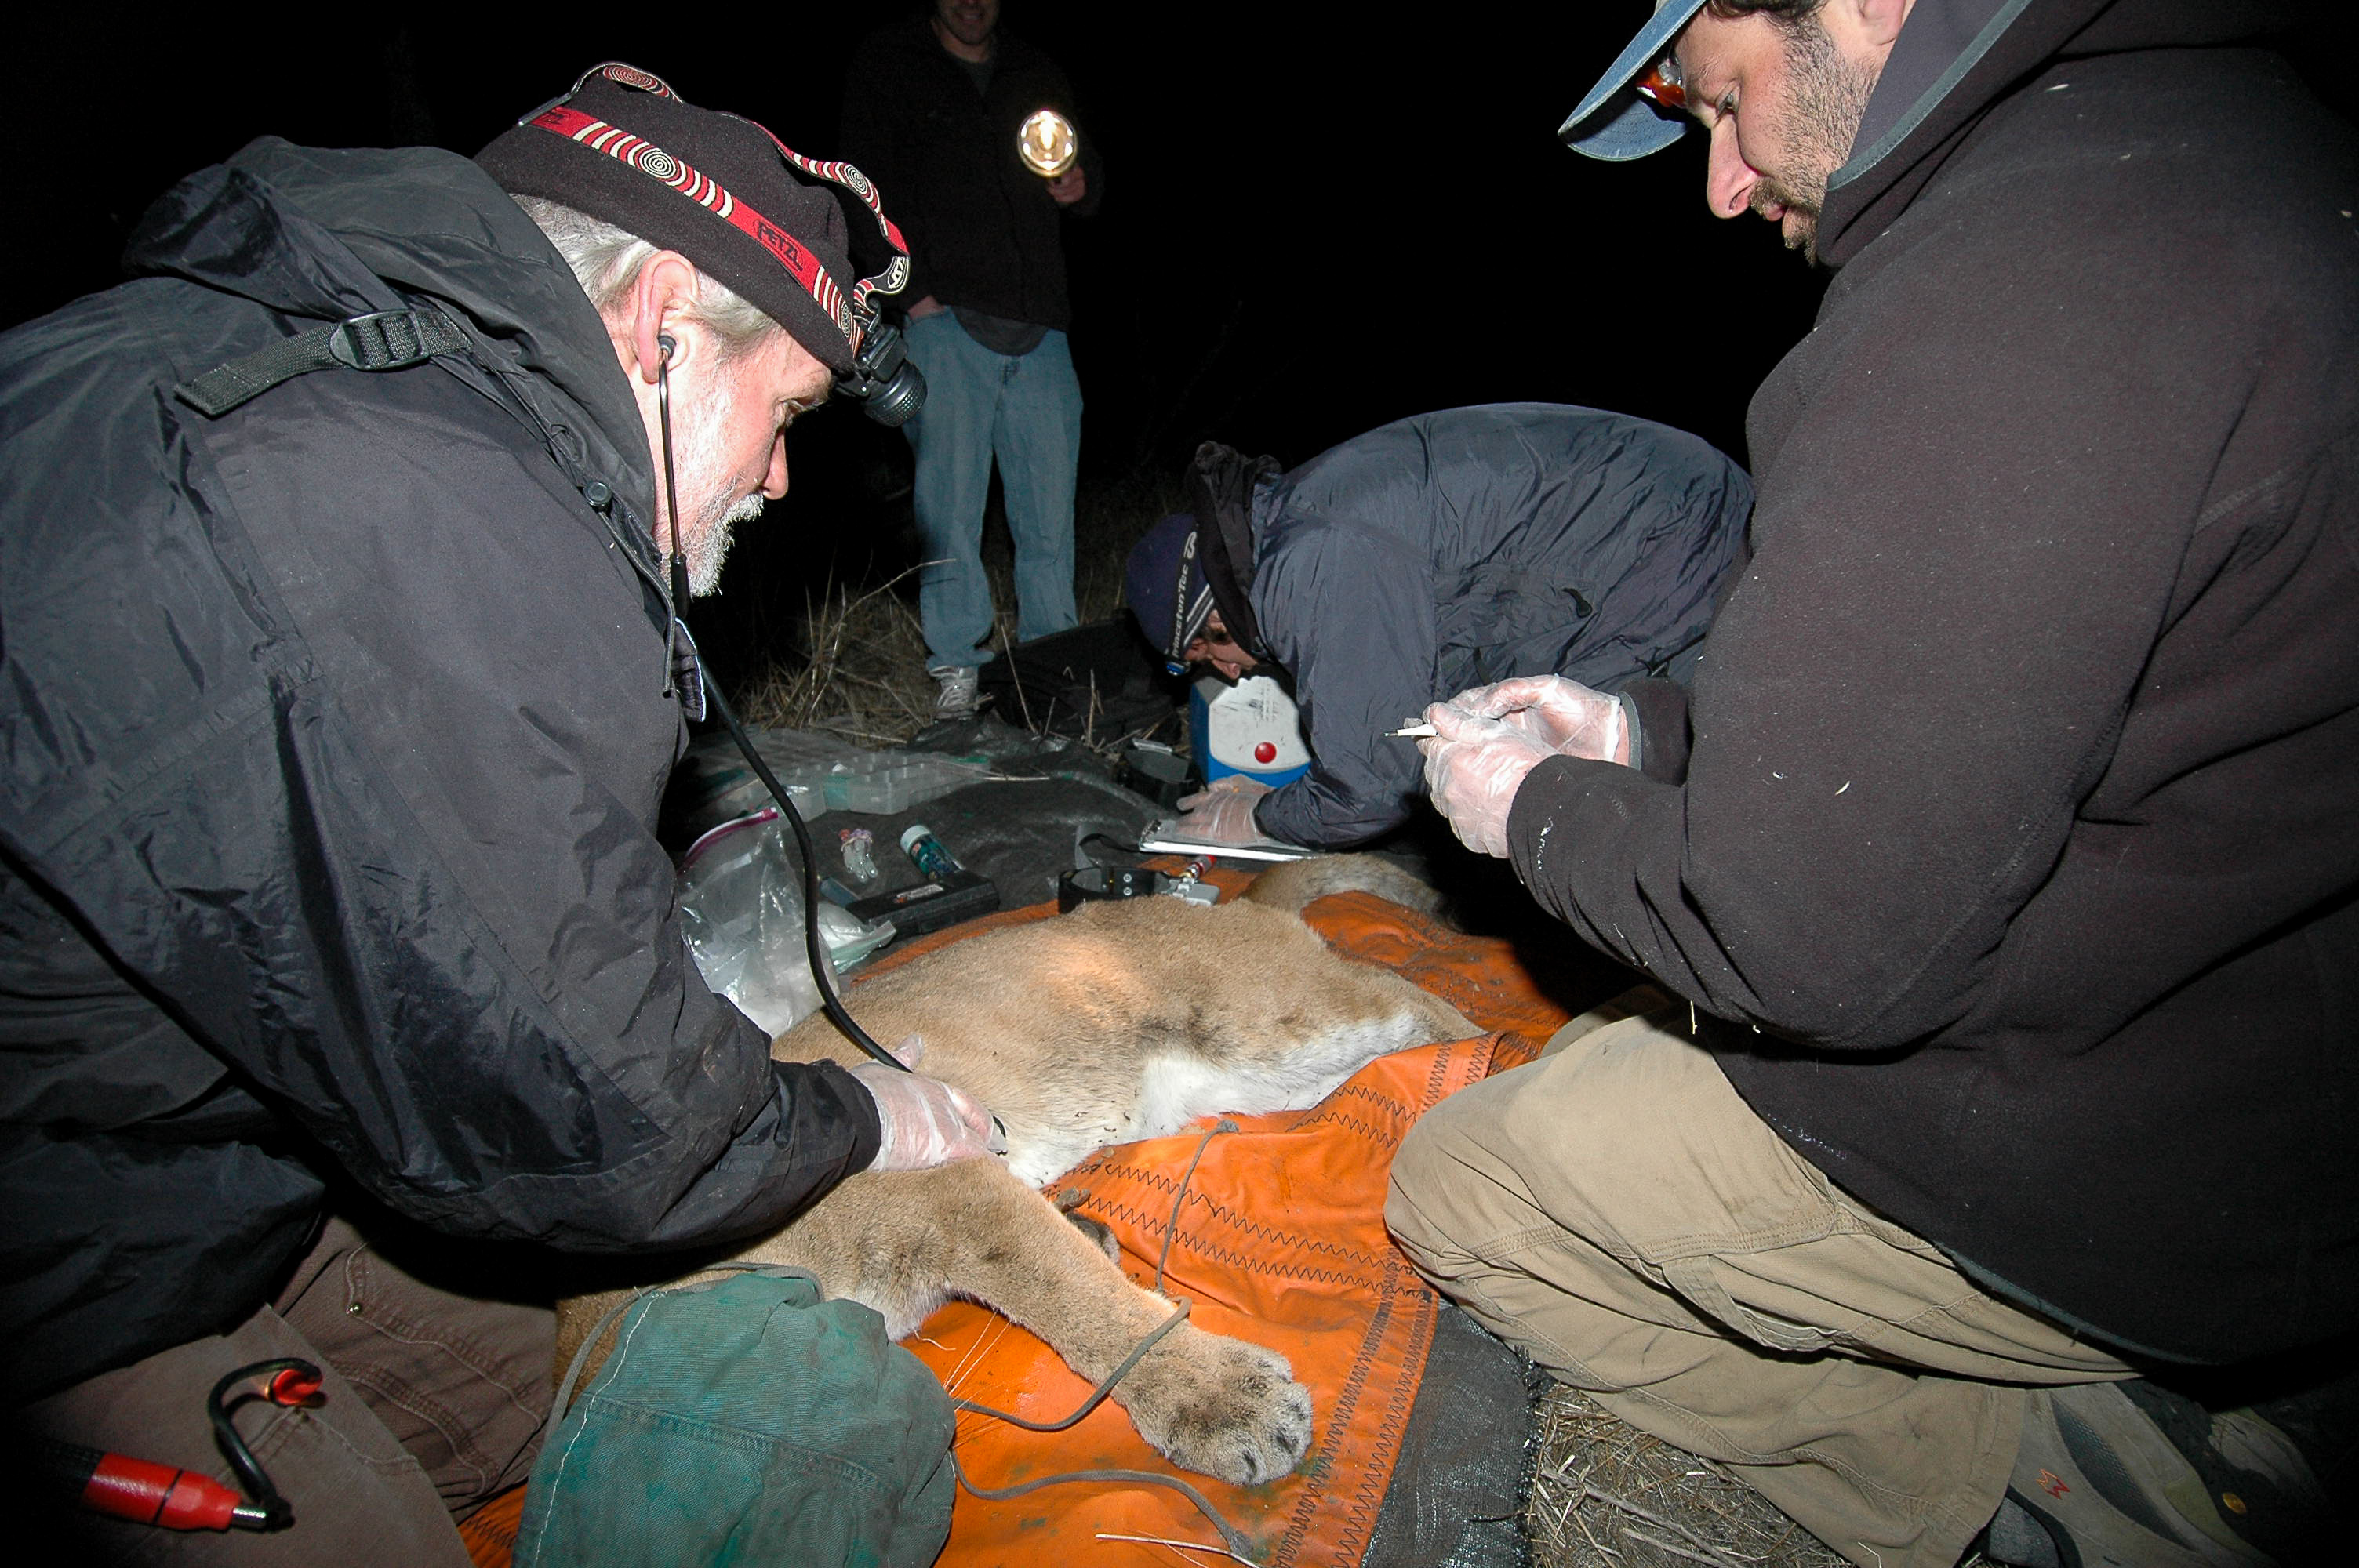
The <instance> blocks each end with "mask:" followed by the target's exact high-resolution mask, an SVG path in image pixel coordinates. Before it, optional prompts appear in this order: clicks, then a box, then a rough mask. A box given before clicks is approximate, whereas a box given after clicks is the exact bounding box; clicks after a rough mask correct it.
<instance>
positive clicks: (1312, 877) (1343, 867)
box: [1245, 855, 1441, 914]
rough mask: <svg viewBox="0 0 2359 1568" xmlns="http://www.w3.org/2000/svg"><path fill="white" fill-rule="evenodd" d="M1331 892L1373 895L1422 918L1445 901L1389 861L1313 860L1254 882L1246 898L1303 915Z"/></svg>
mask: <svg viewBox="0 0 2359 1568" xmlns="http://www.w3.org/2000/svg"><path fill="white" fill-rule="evenodd" d="M1331 892H1372V893H1374V894H1375V895H1376V896H1377V897H1378V898H1381V899H1387V900H1390V901H1391V902H1392V903H1397V904H1400V905H1402V906H1403V907H1405V908H1408V909H1414V910H1416V911H1417V912H1418V913H1419V914H1432V913H1434V911H1435V910H1437V909H1438V908H1440V904H1441V895H1440V893H1438V892H1434V891H1433V889H1431V888H1430V887H1428V886H1427V885H1426V884H1425V883H1423V882H1421V881H1418V880H1417V878H1415V877H1413V876H1411V875H1410V874H1409V873H1408V872H1407V871H1403V870H1401V869H1400V868H1399V867H1398V866H1397V865H1394V864H1393V863H1392V862H1391V861H1390V860H1383V859H1381V858H1379V857H1377V856H1375V855H1314V856H1312V857H1311V858H1310V860H1288V861H1285V862H1283V863H1281V864H1279V865H1276V866H1273V867H1271V868H1270V869H1269V870H1268V871H1264V872H1262V874H1261V875H1259V876H1257V877H1256V878H1255V879H1254V881H1253V886H1251V887H1249V888H1247V889H1246V890H1245V897H1247V898H1249V899H1251V900H1253V902H1254V903H1266V904H1268V905H1270V906H1271V907H1272V908H1274V909H1283V910H1288V911H1291V912H1293V913H1295V914H1299V913H1301V910H1302V906H1303V905H1305V904H1307V903H1310V901H1311V900H1312V899H1315V898H1325V897H1326V896H1327V895H1328V894H1329V893H1331Z"/></svg>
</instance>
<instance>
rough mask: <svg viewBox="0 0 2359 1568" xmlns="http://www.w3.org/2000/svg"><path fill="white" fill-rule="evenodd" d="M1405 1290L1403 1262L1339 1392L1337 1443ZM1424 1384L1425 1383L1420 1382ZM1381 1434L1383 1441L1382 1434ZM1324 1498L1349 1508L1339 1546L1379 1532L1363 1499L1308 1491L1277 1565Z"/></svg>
mask: <svg viewBox="0 0 2359 1568" xmlns="http://www.w3.org/2000/svg"><path fill="white" fill-rule="evenodd" d="M1400 1285H1401V1273H1400V1268H1399V1265H1398V1264H1397V1263H1396V1264H1394V1265H1392V1266H1391V1267H1389V1268H1387V1269H1386V1270H1385V1271H1384V1275H1383V1277H1382V1278H1381V1279H1380V1280H1378V1281H1376V1282H1375V1287H1376V1290H1375V1294H1376V1310H1375V1312H1374V1313H1372V1314H1369V1318H1368V1327H1367V1332H1366V1333H1364V1334H1363V1335H1362V1336H1360V1347H1359V1350H1358V1351H1357V1352H1356V1353H1355V1354H1354V1355H1353V1357H1352V1370H1351V1373H1350V1374H1349V1375H1348V1376H1347V1377H1345V1378H1344V1379H1343V1386H1342V1387H1341V1388H1339V1389H1338V1390H1336V1393H1335V1409H1334V1413H1333V1414H1332V1415H1331V1416H1329V1417H1328V1418H1327V1431H1328V1433H1329V1441H1330V1443H1331V1444H1332V1443H1340V1442H1341V1441H1342V1440H1343V1433H1346V1432H1348V1431H1349V1430H1350V1429H1351V1425H1352V1416H1353V1412H1354V1411H1357V1410H1358V1409H1359V1405H1360V1397H1361V1395H1362V1394H1364V1393H1365V1392H1366V1391H1367V1386H1368V1378H1369V1376H1370V1374H1371V1371H1372V1369H1373V1368H1372V1364H1373V1363H1374V1361H1375V1353H1376V1350H1377V1348H1378V1347H1379V1346H1382V1345H1383V1344H1384V1342H1385V1333H1386V1329H1387V1328H1389V1327H1390V1326H1391V1324H1392V1320H1393V1314H1394V1313H1395V1312H1396V1311H1397V1310H1398V1307H1399V1303H1400V1294H1401V1292H1400ZM1418 1293H1419V1296H1421V1297H1430V1292H1424V1291H1420V1292H1418ZM1412 1337H1413V1336H1412ZM1419 1381H1422V1379H1419ZM1379 1435H1380V1437H1381V1434H1379ZM1369 1468H1370V1470H1371V1471H1373V1470H1374V1469H1375V1466H1374V1465H1371V1466H1370V1467H1369ZM1383 1468H1384V1470H1385V1472H1386V1476H1390V1475H1391V1472H1392V1466H1391V1465H1385V1466H1384V1467H1383ZM1317 1474H1319V1475H1321V1476H1324V1475H1326V1474H1327V1471H1326V1470H1325V1469H1323V1468H1322V1469H1321V1470H1319V1471H1318V1472H1317ZM1361 1489H1362V1491H1363V1492H1364V1491H1365V1489H1366V1481H1365V1477H1363V1481H1362V1488H1361ZM1321 1497H1326V1498H1334V1500H1335V1501H1336V1502H1337V1503H1338V1504H1340V1505H1341V1506H1342V1508H1343V1510H1344V1512H1345V1515H1346V1518H1347V1519H1350V1520H1351V1522H1350V1523H1348V1524H1346V1525H1345V1526H1344V1527H1343V1539H1342V1540H1341V1541H1338V1545H1343V1544H1348V1543H1350V1542H1351V1540H1352V1535H1353V1530H1355V1529H1356V1530H1358V1531H1359V1532H1360V1533H1361V1536H1362V1538H1363V1539H1364V1537H1365V1534H1366V1533H1367V1532H1369V1531H1371V1530H1374V1528H1375V1523H1374V1520H1373V1519H1372V1518H1371V1517H1370V1516H1369V1514H1368V1511H1367V1508H1366V1505H1365V1503H1364V1500H1363V1499H1362V1498H1360V1497H1358V1496H1354V1497H1351V1498H1343V1497H1338V1496H1337V1495H1336V1494H1335V1493H1334V1492H1333V1491H1332V1490H1330V1489H1329V1488H1327V1487H1323V1486H1321V1487H1304V1488H1303V1490H1302V1497H1301V1499H1300V1500H1299V1502H1298V1503H1297V1504H1296V1506H1295V1510H1294V1516H1293V1518H1292V1519H1290V1520H1288V1525H1287V1530H1286V1534H1285V1536H1284V1537H1283V1538H1281V1540H1280V1541H1279V1543H1278V1550H1277V1552H1276V1553H1275V1557H1276V1560H1277V1561H1278V1562H1280V1563H1285V1562H1289V1561H1291V1560H1292V1557H1293V1554H1294V1553H1295V1552H1297V1551H1299V1549H1300V1547H1301V1544H1302V1536H1303V1534H1304V1532H1305V1531H1307V1530H1309V1529H1310V1525H1311V1522H1312V1520H1313V1519H1315V1518H1316V1517H1317V1515H1318V1512H1319V1509H1318V1508H1317V1506H1316V1504H1317V1501H1318V1499H1319V1498H1321ZM1358 1555H1359V1553H1357V1552H1354V1553H1353V1556H1354V1557H1357V1556H1358Z"/></svg>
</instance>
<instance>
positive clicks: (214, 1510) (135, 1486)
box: [38, 1357, 321, 1530]
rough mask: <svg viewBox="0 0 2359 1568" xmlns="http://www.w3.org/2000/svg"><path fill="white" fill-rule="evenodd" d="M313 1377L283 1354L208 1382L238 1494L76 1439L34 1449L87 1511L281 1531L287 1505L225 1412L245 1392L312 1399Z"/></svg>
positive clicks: (208, 1407)
mask: <svg viewBox="0 0 2359 1568" xmlns="http://www.w3.org/2000/svg"><path fill="white" fill-rule="evenodd" d="M256 1378H259V1379H263V1381H262V1384H261V1386H260V1387H259V1388H249V1389H247V1390H245V1391H244V1394H243V1396H242V1397H241V1398H236V1399H233V1398H232V1397H231V1396H232V1395H233V1394H234V1393H235V1392H236V1391H237V1389H238V1385H239V1384H241V1383H245V1382H249V1381H251V1380H252V1379H256ZM320 1381H321V1379H320V1368H317V1367H315V1366H313V1365H312V1364H311V1363H310V1362H309V1361H303V1360H298V1359H296V1358H294V1357H287V1358H285V1359H282V1360H277V1361H257V1362H255V1364H254V1365H253V1366H251V1367H241V1368H238V1369H237V1370H236V1371H234V1372H232V1373H231V1374H230V1375H229V1376H228V1377H226V1378H223V1379H222V1380H221V1381H220V1382H218V1383H216V1384H214V1385H213V1391H212V1397H211V1398H210V1399H208V1400H206V1401H205V1413H206V1415H207V1416H208V1417H209V1418H210V1419H211V1420H212V1427H213V1441H214V1443H215V1444H217V1445H218V1446H219V1447H220V1449H221V1451H222V1454H223V1457H224V1458H226V1459H227V1460H228V1461H229V1463H230V1468H231V1469H233V1470H234V1471H236V1472H237V1478H238V1481H239V1484H240V1485H241V1486H243V1487H245V1493H244V1495H242V1496H241V1495H240V1494H239V1493H237V1492H235V1491H233V1490H231V1489H230V1488H229V1487H224V1486H223V1485H222V1484H221V1483H220V1482H219V1481H216V1480H214V1479H213V1478H212V1476H200V1475H198V1474H196V1473H195V1472H194V1471H191V1470H184V1469H181V1468H179V1466H177V1465H158V1464H157V1463H156V1462H155V1461H154V1460H151V1459H135V1458H133V1457H132V1456H131V1455H129V1454H108V1453H103V1452H102V1451H101V1450H99V1449H95V1448H84V1447H82V1446H81V1445H80V1444H71V1443H60V1442H56V1441H54V1440H52V1441H49V1442H45V1443H43V1444H40V1446H39V1449H38V1455H39V1458H40V1461H41V1464H42V1467H43V1468H45V1469H46V1470H48V1471H49V1474H50V1476H52V1477H53V1478H54V1479H55V1480H56V1481H57V1482H58V1483H59V1484H60V1486H62V1487H65V1488H67V1489H68V1490H70V1491H71V1493H72V1495H73V1498H74V1501H76V1502H77V1503H79V1504H81V1505H82V1507H83V1508H85V1509H89V1510H90V1511H91V1512H92V1513H101V1514H105V1515H108V1516H109V1517H110V1518H114V1519H129V1520H131V1521H132V1522H133V1523H135V1524H151V1525H155V1526H157V1527H158V1528H160V1529H163V1530H284V1529H286V1528H287V1527H288V1525H290V1524H293V1523H294V1522H295V1510H294V1509H293V1508H291V1507H289V1506H288V1501H287V1499H286V1498H282V1497H280V1496H279V1495H278V1488H277V1487H274V1486H272V1485H271V1484H270V1476H268V1474H266V1472H265V1471H264V1470H263V1468H262V1466H261V1465H260V1464H259V1463H257V1462H256V1461H255V1457H254V1453H253V1451H252V1450H251V1449H249V1448H247V1447H246V1445H245V1438H244V1437H242V1436H240V1435H239V1433H238V1430H237V1428H236V1427H235V1426H234V1424H232V1422H231V1421H230V1411H231V1410H232V1409H233V1408H234V1406H236V1405H238V1404H242V1403H244V1402H245V1400H249V1399H262V1400H269V1401H270V1402H271V1403H272V1404H274V1405H281V1406H285V1407H287V1408H288V1409H292V1408H294V1407H295V1406H297V1405H316V1404H318V1403H319V1402H320V1400H321V1392H320Z"/></svg>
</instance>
